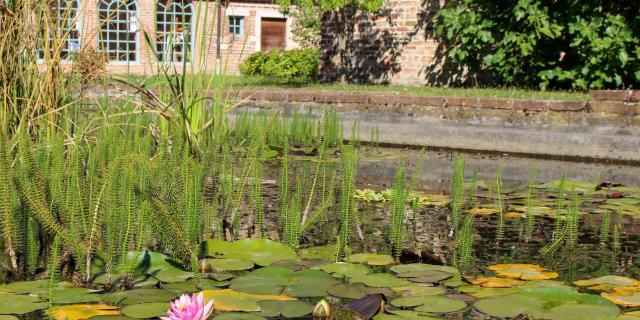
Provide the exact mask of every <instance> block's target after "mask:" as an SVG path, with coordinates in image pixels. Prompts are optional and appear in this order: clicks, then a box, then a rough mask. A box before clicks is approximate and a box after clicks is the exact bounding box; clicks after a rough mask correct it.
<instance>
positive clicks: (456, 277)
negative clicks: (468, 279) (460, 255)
mask: <svg viewBox="0 0 640 320" xmlns="http://www.w3.org/2000/svg"><path fill="white" fill-rule="evenodd" d="M389 269H390V270H391V271H393V272H394V273H396V274H398V275H401V274H407V273H409V272H411V273H413V274H417V272H426V271H442V272H447V273H450V274H452V277H451V278H450V279H448V280H444V281H442V282H441V283H442V284H443V285H445V286H447V287H459V286H461V285H464V282H463V281H462V276H461V275H460V272H459V271H458V269H456V268H454V267H450V266H440V265H434V264H424V263H410V264H400V265H395V266H392V267H391V268H389Z"/></svg>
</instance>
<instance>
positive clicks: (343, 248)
mask: <svg viewBox="0 0 640 320" xmlns="http://www.w3.org/2000/svg"><path fill="white" fill-rule="evenodd" d="M340 162H341V164H342V179H341V188H340V235H339V238H338V253H337V257H336V259H337V260H341V259H342V258H344V257H345V255H346V252H347V248H348V247H349V241H350V233H351V228H352V223H353V222H354V211H355V201H354V199H353V194H354V192H355V178H356V168H357V164H358V151H357V150H356V149H355V148H354V147H353V146H351V145H345V146H343V147H342V150H341V154H340Z"/></svg>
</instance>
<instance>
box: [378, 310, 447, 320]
mask: <svg viewBox="0 0 640 320" xmlns="http://www.w3.org/2000/svg"><path fill="white" fill-rule="evenodd" d="M387 312H389V313H392V314H393V316H394V317H397V318H395V319H402V320H437V319H438V318H434V317H431V316H429V315H425V314H422V313H420V312H417V311H413V310H387ZM374 319H378V318H377V316H376V317H374Z"/></svg>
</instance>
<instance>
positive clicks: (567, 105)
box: [549, 101, 587, 112]
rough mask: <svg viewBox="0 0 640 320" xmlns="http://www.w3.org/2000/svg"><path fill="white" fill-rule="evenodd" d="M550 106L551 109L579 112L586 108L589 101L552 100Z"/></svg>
mask: <svg viewBox="0 0 640 320" xmlns="http://www.w3.org/2000/svg"><path fill="white" fill-rule="evenodd" d="M549 108H550V109H551V111H568V112H577V111H583V110H585V109H586V108H587V103H586V102H582V101H550V102H549Z"/></svg>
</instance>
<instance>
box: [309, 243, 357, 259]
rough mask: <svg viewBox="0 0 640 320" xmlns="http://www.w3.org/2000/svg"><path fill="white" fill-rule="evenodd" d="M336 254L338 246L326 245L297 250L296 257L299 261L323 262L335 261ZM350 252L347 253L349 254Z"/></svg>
mask: <svg viewBox="0 0 640 320" xmlns="http://www.w3.org/2000/svg"><path fill="white" fill-rule="evenodd" d="M337 253H338V246H337V245H335V244H328V245H325V246H317V247H309V248H303V249H300V250H298V255H299V256H300V258H301V259H305V260H324V261H332V260H333V261H335V259H336V254H337ZM350 253H351V252H350V251H349V252H347V254H350Z"/></svg>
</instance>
